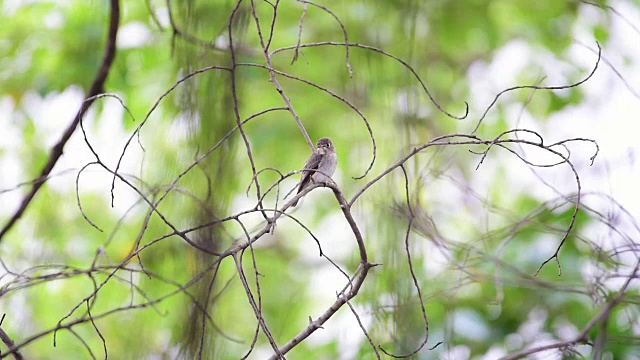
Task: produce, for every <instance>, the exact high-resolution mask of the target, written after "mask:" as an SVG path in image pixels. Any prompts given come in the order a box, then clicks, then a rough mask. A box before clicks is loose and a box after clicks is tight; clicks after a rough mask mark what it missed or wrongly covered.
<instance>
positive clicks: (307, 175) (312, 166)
mask: <svg viewBox="0 0 640 360" xmlns="http://www.w3.org/2000/svg"><path fill="white" fill-rule="evenodd" d="M323 157H324V156H323V155H322V154H318V153H317V152H315V151H314V152H313V155H311V157H310V158H309V160H307V162H306V163H305V164H304V170H303V171H302V179H301V180H300V186H299V187H298V192H300V191H302V189H304V188H305V187H306V186H307V184H309V182H310V181H311V175H313V174H314V173H315V171H310V170H316V169H318V166H319V165H320V161H322V158H323Z"/></svg>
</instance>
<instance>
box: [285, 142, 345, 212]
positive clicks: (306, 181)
mask: <svg viewBox="0 0 640 360" xmlns="http://www.w3.org/2000/svg"><path fill="white" fill-rule="evenodd" d="M337 164H338V155H337V154H336V149H335V148H334V147H333V143H332V142H331V139H329V138H321V139H319V140H318V142H317V143H316V149H315V150H314V151H313V154H311V156H310V157H309V159H307V162H305V163H304V168H303V169H302V178H301V179H300V186H298V194H299V193H300V192H301V191H302V190H304V189H305V188H307V187H309V186H310V185H311V184H313V183H325V184H326V183H328V182H329V181H331V176H332V175H333V173H334V172H335V171H336V166H337ZM297 204H298V200H296V201H295V202H294V203H293V204H291V206H296V205H297Z"/></svg>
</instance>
